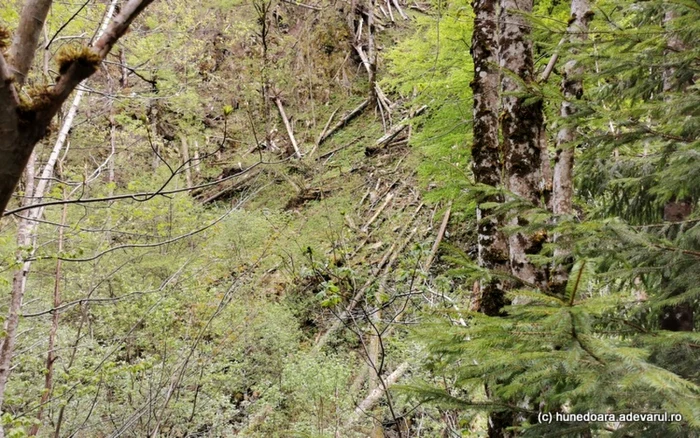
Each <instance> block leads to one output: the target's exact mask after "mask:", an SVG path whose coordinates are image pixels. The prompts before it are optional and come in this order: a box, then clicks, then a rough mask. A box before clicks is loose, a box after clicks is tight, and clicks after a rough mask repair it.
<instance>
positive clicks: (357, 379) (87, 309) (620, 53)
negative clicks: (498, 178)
mask: <svg viewBox="0 0 700 438" xmlns="http://www.w3.org/2000/svg"><path fill="white" fill-rule="evenodd" d="M19 3H21V2H14V1H13V2H9V3H7V4H3V5H2V6H0V54H2V55H3V56H4V57H5V58H7V53H8V50H9V49H8V48H9V47H10V46H11V45H12V37H11V34H10V33H11V32H8V31H7V30H6V29H9V30H10V31H12V33H14V32H15V30H16V28H17V26H18V25H19V21H20V10H21V5H19ZM109 3H110V2H107V3H104V2H90V3H88V4H87V5H82V3H81V4H72V3H60V2H54V3H53V5H52V6H51V9H50V12H49V15H48V18H47V22H46V26H45V29H44V31H43V32H42V33H41V38H40V39H39V44H40V48H41V49H42V50H39V51H38V52H42V53H40V54H38V55H37V56H36V59H35V61H34V66H33V68H32V70H31V73H30V74H29V76H28V78H27V80H26V82H25V83H24V85H23V86H22V87H21V88H20V87H19V86H17V88H16V90H17V91H18V99H20V102H21V105H20V106H19V111H23V110H26V109H27V108H31V109H37V108H44V107H47V106H49V104H50V102H49V103H46V102H44V101H43V100H42V99H43V98H44V97H45V96H47V95H51V93H53V90H54V85H55V83H54V82H55V80H56V78H57V77H58V76H59V75H63V74H65V73H66V72H67V71H68V69H69V68H70V67H71V66H72V65H73V64H74V63H81V64H82V65H83V67H85V68H86V69H94V68H95V67H96V66H99V67H97V71H96V72H95V74H94V75H92V76H91V77H90V78H89V79H87V80H86V81H85V82H84V83H83V85H81V87H82V89H84V90H86V93H85V96H84V98H83V100H82V102H80V104H79V107H78V110H77V116H76V118H75V119H74V120H72V122H68V123H69V124H70V125H69V126H67V128H70V131H68V130H67V128H66V129H65V130H64V129H62V128H64V124H65V123H67V122H66V121H67V120H70V117H68V116H67V115H68V113H69V109H70V105H71V102H72V100H71V99H68V100H67V102H66V103H65V104H64V106H63V112H61V113H60V114H59V115H58V116H57V117H55V118H54V119H53V122H52V126H50V128H51V129H50V130H49V133H48V134H47V135H46V136H45V137H44V138H43V139H42V140H41V141H40V142H39V143H38V145H37V146H36V148H35V153H34V158H33V159H31V160H30V163H29V166H30V169H32V171H29V172H27V173H26V175H25V177H24V178H23V179H22V181H21V182H20V184H19V186H18V187H17V189H16V191H15V196H14V197H13V199H12V200H11V202H10V204H9V206H8V208H7V211H6V215H5V216H4V217H2V218H1V219H0V289H1V290H3V291H6V293H4V294H3V296H4V298H3V299H2V300H0V310H2V312H0V315H3V318H5V319H3V322H5V329H4V332H3V336H4V337H7V327H8V324H10V322H8V321H10V320H11V318H10V317H9V316H8V317H5V316H4V315H11V312H12V311H11V306H12V303H11V296H14V295H13V294H14V292H15V291H16V290H17V288H21V290H22V294H21V295H20V297H21V302H22V305H21V309H20V311H19V317H20V318H19V323H18V326H17V331H16V342H15V345H14V348H13V351H11V353H10V356H11V373H10V374H9V380H8V382H7V385H6V388H5V389H4V400H2V396H0V400H1V401H0V405H1V406H2V417H1V418H2V424H3V427H4V436H5V437H25V436H39V437H44V436H46V437H49V436H52V437H53V436H56V437H60V436H76V437H101V436H105V437H106V436H115V437H116V436H130V437H141V436H151V437H161V436H162V437H199V436H208V437H229V436H242V437H319V438H320V437H373V438H378V437H386V438H394V437H399V438H409V437H460V436H494V437H495V436H502V437H515V436H518V437H519V436H523V437H525V436H532V437H539V436H572V437H573V436H586V437H588V436H679V437H690V436H698V435H700V374H699V370H700V366H699V365H700V360H698V358H699V357H700V354H698V352H699V351H700V350H698V349H699V348H700V337H698V335H697V333H698V317H697V315H698V311H699V310H700V309H699V307H700V287H699V286H698V285H700V216H699V215H700V209H699V207H698V199H700V155H699V154H698V152H699V151H700V141H699V140H698V139H699V138H700V99H699V97H698V96H699V94H698V84H697V80H698V65H697V60H698V59H699V56H700V53H699V51H700V46H698V44H697V41H698V34H699V33H700V21H699V20H698V10H697V9H698V8H697V5H696V4H695V3H693V2H687V1H679V2H675V3H669V2H662V1H656V0H653V1H647V2H634V1H629V0H605V1H603V2H598V3H597V4H596V5H595V6H594V7H592V8H591V10H592V11H593V12H594V15H593V16H592V17H588V18H591V21H590V23H589V24H588V26H589V27H588V31H587V32H585V33H586V36H587V38H586V39H576V38H570V30H569V31H567V27H568V26H570V25H571V22H573V21H571V20H570V4H568V3H561V2H558V1H554V0H551V1H542V2H538V3H536V4H535V5H534V8H533V9H532V11H530V12H526V13H523V14H520V15H521V16H522V15H524V16H525V17H526V19H527V20H528V23H529V24H530V26H531V30H532V32H531V33H530V34H529V35H528V36H527V38H530V39H531V41H532V42H533V55H534V56H533V60H534V63H533V66H534V72H535V76H536V78H535V80H534V81H526V80H524V79H523V78H522V77H521V76H518V73H517V72H509V71H506V70H502V71H501V72H500V74H501V76H500V77H501V78H503V77H507V78H511V79H513V80H514V81H515V82H517V84H518V86H519V87H521V88H520V89H519V91H516V92H509V93H502V95H500V96H499V98H500V99H501V102H503V101H504V99H507V98H509V97H517V98H518V99H521V100H522V101H523V102H524V107H525V108H528V110H529V111H534V109H533V108H539V106H541V107H542V112H543V114H544V119H545V125H544V132H545V134H546V138H545V139H544V143H543V145H544V146H543V148H544V150H545V151H548V154H549V155H548V157H549V160H543V161H544V162H546V166H547V167H552V168H553V167H554V166H555V163H556V162H557V161H558V159H559V158H558V157H560V155H559V154H560V153H561V150H562V149H566V148H569V149H570V150H573V156H574V167H573V179H572V184H573V197H572V203H573V207H572V209H571V211H570V212H564V213H555V210H554V209H553V207H552V206H551V204H552V201H551V199H550V198H549V196H550V194H549V193H547V188H546V187H544V188H543V189H542V192H541V193H540V195H541V196H538V197H537V199H538V202H539V203H538V202H531V201H528V200H527V199H526V198H525V197H524V196H522V194H518V193H514V191H513V190H510V188H511V187H510V186H508V182H507V181H508V180H507V178H506V177H503V179H502V183H501V184H498V185H497V186H492V185H487V184H483V183H478V182H477V181H479V179H478V175H475V174H474V170H473V169H474V167H473V163H474V159H475V158H474V157H473V156H472V145H473V144H474V142H475V141H478V140H479V139H477V138H474V135H473V133H472V132H473V131H472V130H473V128H474V123H473V121H474V120H473V118H474V116H473V108H474V95H473V91H472V85H473V83H474V81H475V80H476V78H475V72H474V70H475V68H474V61H473V58H472V53H471V50H472V47H473V41H472V38H473V29H474V20H475V14H474V10H473V6H474V5H472V4H471V3H470V2H465V1H463V0H454V1H450V2H443V1H435V2H432V3H430V4H427V3H418V2H404V1H398V2H396V3H394V2H391V1H389V2H377V3H376V4H375V3H373V2H347V3H346V2H335V3H333V2H330V3H329V2H319V3H312V2H309V3H306V2H287V1H286V0H285V1H267V0H251V1H250V2H241V1H222V0H212V1H203V2H182V1H179V0H177V1H171V2H163V1H160V2H154V3H153V4H152V5H149V6H148V8H147V9H146V10H145V11H144V12H143V13H142V14H141V15H140V16H139V17H138V18H137V19H136V20H135V21H134V23H133V24H132V25H131V27H130V29H129V31H128V32H127V33H126V34H125V35H124V37H123V38H121V39H120V40H119V41H118V43H117V44H116V45H115V46H114V48H113V49H112V50H111V52H110V54H109V55H107V57H106V58H105V59H104V60H103V62H101V64H100V63H99V62H100V57H99V56H97V55H96V54H95V52H94V51H93V50H92V49H90V48H88V44H89V43H90V42H94V41H95V40H96V39H97V38H95V37H93V35H94V36H97V31H98V27H99V22H100V21H101V20H103V18H104V15H105V11H106V10H108V7H109ZM124 3H125V2H124ZM120 4H121V3H120ZM475 4H476V3H475ZM368 8H373V9H374V14H372V16H373V20H370V21H373V23H374V24H373V25H372V26H371V27H372V29H373V30H371V31H370V30H368V29H369V28H370V26H369V25H368V21H367V17H368V14H367V11H368ZM404 14H406V19H403V18H402V15H404ZM363 17H364V18H363ZM579 18H580V17H579ZM567 22H568V24H567ZM359 23H363V24H362V25H360V24H359ZM358 35H359V37H358ZM375 44H376V49H377V50H376V56H377V57H376V64H375V67H376V71H377V73H378V80H377V82H376V84H374V83H373V80H372V74H371V73H369V72H370V71H371V69H372V67H371V64H372V56H373V55H372V54H371V53H372V50H373V49H372V47H373V46H375ZM554 53H557V54H558V57H559V59H558V61H556V62H555V64H554V69H553V71H552V73H551V75H549V77H547V78H542V74H543V72H544V71H545V69H546V66H547V65H548V63H549V62H550V60H551V59H552V55H553V54H554ZM365 55H366V56H367V60H363V59H362V58H363V56H365ZM5 58H4V59H5ZM7 59H9V58H7ZM573 61H575V64H572V62H573ZM8 62H9V61H8ZM572 65H575V66H576V68H578V70H576V69H575V68H573V67H571V66H572ZM368 73H369V74H368ZM368 79H369V80H368ZM579 81H580V82H579ZM8 84H9V82H8ZM572 84H573V85H576V84H582V88H581V90H580V92H579V94H578V95H576V97H575V98H572V96H571V95H570V94H567V92H569V90H571V89H572ZM9 86H14V85H11V84H10V85H9ZM0 91H2V90H0ZM2 98H3V97H2V96H0V99H2ZM570 100H571V101H574V103H573V104H574V106H575V108H576V110H575V111H574V112H571V113H569V114H565V115H562V111H561V107H562V104H566V103H567V102H568V101H570ZM366 101H367V103H366V104H365V102H366ZM42 102H44V103H42ZM358 105H359V107H358ZM362 105H365V106H362ZM424 106H425V107H426V108H424ZM357 108H360V110H359V111H358V112H357V114H356V115H354V116H353V117H349V115H350V113H351V111H353V109H357ZM506 109H507V108H506V106H505V105H503V104H502V103H501V106H500V107H499V114H498V115H499V123H501V122H502V120H503V118H504V117H506ZM2 114H4V113H0V115H2ZM344 117H347V120H346V121H345V122H343V123H339V122H340V121H342V120H345V119H344ZM565 127H569V128H571V129H572V130H573V131H574V132H575V135H574V137H573V138H574V139H573V140H570V141H564V142H563V143H560V142H558V140H557V137H558V133H559V131H560V130H561V129H562V128H565ZM399 128H400V129H399ZM63 131H65V132H66V133H67V137H66V138H67V141H65V143H64V144H63V146H62V147H61V148H59V152H58V153H57V154H53V155H56V157H57V158H56V164H55V165H51V166H49V170H50V172H49V173H48V176H49V178H48V179H46V180H44V179H42V178H43V175H42V171H43V169H44V166H45V164H46V163H47V162H49V160H50V157H51V156H52V150H53V149H54V147H55V145H57V144H61V143H62V141H63V140H61V139H60V138H61V135H62V134H61V133H62V132H63ZM329 132H332V135H330V136H328V137H327V138H324V135H323V134H327V133H329ZM387 133H389V134H394V136H393V137H390V138H388V139H387V140H386V141H384V142H380V141H379V140H380V139H382V138H384V136H386V135H388V134H387ZM320 139H323V141H321V140H320ZM499 140H500V141H503V140H504V134H503V133H500V134H499ZM297 148H298V149H300V152H301V154H300V155H301V158H299V157H297V151H296V149H297ZM0 152H2V151H0ZM500 153H501V155H500V157H501V158H500V161H499V167H500V168H501V169H500V170H499V171H500V172H505V169H506V168H507V164H508V163H506V159H505V158H504V156H505V154H504V151H503V150H502V149H501V152H500ZM475 154H476V153H475ZM555 157H557V158H555ZM4 159H5V157H3V156H1V155H0V160H4ZM477 159H478V158H477ZM8 160H9V159H8ZM543 179H544V178H543ZM550 180H552V178H550ZM41 181H45V183H46V184H47V186H46V191H45V192H41V193H39V196H36V198H33V197H35V194H36V193H37V191H36V190H37V186H38V185H40V184H42V182H41ZM553 181H554V183H553V184H554V185H555V186H556V185H557V184H558V182H557V180H556V178H554V179H553ZM549 183H550V186H551V185H552V181H549ZM545 185H546V184H545ZM549 188H550V189H551V187H549ZM33 203H34V204H38V205H32V204H33ZM44 204H45V205H44ZM477 207H478V208H479V209H480V210H479V211H480V212H482V213H483V212H487V213H485V214H486V219H484V218H483V217H480V214H482V213H479V214H477ZM491 219H493V220H494V223H497V224H498V228H499V232H502V233H504V235H506V236H511V238H512V236H518V235H520V236H525V237H524V238H526V239H528V240H529V241H531V242H534V245H532V246H531V247H530V249H528V251H527V254H526V255H525V257H526V259H527V261H528V263H531V264H532V266H534V267H535V269H536V270H537V272H539V273H541V274H542V276H543V278H544V280H543V281H537V282H536V281H527V280H526V279H523V278H522V276H519V275H518V274H517V272H515V271H511V269H510V265H509V267H508V269H506V270H503V269H501V270H499V269H498V267H496V268H493V267H491V266H485V264H484V263H483V260H479V255H480V254H481V252H480V251H482V247H481V246H482V241H481V240H480V236H481V234H480V233H482V231H481V228H480V225H482V224H483V222H484V220H491ZM442 224H444V227H443V226H441V225H442ZM511 262H512V260H509V261H508V263H511ZM561 272H565V275H564V277H565V281H564V282H563V283H562V284H560V285H558V284H557V283H556V281H557V275H558V274H560V273H561ZM18 278H19V279H23V278H26V280H22V281H26V283H22V284H21V285H18V284H19V283H18V280H17V279H18ZM486 284H491V285H493V284H499V285H500V286H499V287H501V288H502V291H503V292H504V293H505V301H504V302H505V303H506V304H505V306H503V307H501V308H499V309H498V310H499V313H498V314H497V315H495V316H487V314H486V313H488V312H487V311H485V310H484V307H483V305H482V300H486V299H488V297H487V296H486V295H485V293H484V292H483V290H486V287H485V286H484V285H486ZM0 362H1V358H0ZM0 374H1V373H0ZM0 383H2V382H0ZM3 385H4V384H3ZM3 388H4V386H3ZM586 412H595V413H609V414H626V413H630V412H631V413H661V412H667V413H673V414H680V415H681V416H682V420H680V421H675V420H674V421H669V422H651V421H633V422H617V421H607V422H588V421H552V422H549V423H548V422H545V421H541V414H543V413H586ZM0 436H3V435H2V434H0Z"/></svg>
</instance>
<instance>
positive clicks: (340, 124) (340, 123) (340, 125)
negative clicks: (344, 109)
mask: <svg viewBox="0 0 700 438" xmlns="http://www.w3.org/2000/svg"><path fill="white" fill-rule="evenodd" d="M367 105H369V99H367V100H365V101H363V102H362V103H361V104H359V105H358V106H357V107H356V108H355V109H353V110H352V111H350V112H349V113H347V114H346V115H344V116H343V118H341V119H340V120H339V121H338V123H336V124H335V125H333V127H332V128H331V129H330V130H328V131H327V132H326V133H324V134H323V135H322V136H321V137H319V139H318V142H317V143H318V144H319V145H321V143H323V142H324V141H326V140H328V139H329V138H330V137H331V136H332V135H333V134H335V133H336V132H337V131H338V130H340V129H342V128H343V127H344V126H345V125H347V124H348V123H349V122H350V121H351V120H352V119H354V118H355V117H357V116H359V115H360V114H362V111H364V110H365V108H367Z"/></svg>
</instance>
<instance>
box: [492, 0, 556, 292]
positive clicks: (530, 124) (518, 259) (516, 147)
mask: <svg viewBox="0 0 700 438" xmlns="http://www.w3.org/2000/svg"><path fill="white" fill-rule="evenodd" d="M500 6H501V10H500V12H499V26H500V35H499V65H500V67H501V70H502V72H503V73H502V75H503V77H502V80H501V87H502V91H503V93H504V95H503V99H502V113H501V130H502V134H503V152H504V159H505V173H506V175H505V181H506V187H507V189H508V190H509V191H510V192H512V193H513V194H514V195H516V196H517V197H520V198H523V199H524V200H526V201H529V202H531V203H532V204H534V205H540V204H541V201H542V195H543V191H544V188H545V187H544V184H543V178H542V168H541V167H542V163H543V156H542V154H546V144H545V143H544V142H543V139H544V133H543V132H542V131H543V130H544V115H543V112H542V100H535V99H532V97H533V96H531V95H530V93H529V91H528V89H527V86H528V84H531V83H533V82H534V64H533V55H532V40H531V38H530V24H529V23H528V22H527V20H526V18H525V16H524V15H523V14H529V13H531V12H532V6H533V1H532V0H519V1H516V0H501V3H500ZM516 78H517V79H516ZM523 84H524V86H523ZM525 224H526V223H525V220H524V219H523V218H516V219H514V220H513V222H512V225H525ZM508 240H509V249H510V264H511V270H512V273H513V275H514V276H515V277H517V278H519V279H520V280H522V281H523V282H525V283H529V284H536V285H539V284H543V283H544V280H545V277H544V274H543V272H542V270H540V269H538V268H537V267H536V266H534V265H533V264H532V263H531V262H530V261H529V260H528V259H527V254H532V253H536V252H538V251H539V243H541V242H540V239H538V238H537V236H527V235H525V234H523V233H515V234H513V235H512V236H511V237H510V238H509V239H508Z"/></svg>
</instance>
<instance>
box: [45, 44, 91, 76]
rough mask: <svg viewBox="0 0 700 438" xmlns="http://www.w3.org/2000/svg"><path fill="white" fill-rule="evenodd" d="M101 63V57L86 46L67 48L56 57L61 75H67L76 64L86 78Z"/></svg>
mask: <svg viewBox="0 0 700 438" xmlns="http://www.w3.org/2000/svg"><path fill="white" fill-rule="evenodd" d="M100 62H102V59H101V58H100V55H98V54H97V53H95V52H94V51H93V50H92V49H91V48H89V47H85V46H65V47H63V48H62V49H61V50H60V51H59V52H58V54H57V55H56V63H57V64H58V72H59V73H60V74H65V73H66V72H67V71H68V69H69V68H71V66H73V65H74V64H75V65H76V66H77V67H78V68H79V69H80V70H81V71H83V72H84V74H85V75H86V76H89V75H91V74H92V73H94V72H95V71H96V70H97V67H98V66H99V65H100Z"/></svg>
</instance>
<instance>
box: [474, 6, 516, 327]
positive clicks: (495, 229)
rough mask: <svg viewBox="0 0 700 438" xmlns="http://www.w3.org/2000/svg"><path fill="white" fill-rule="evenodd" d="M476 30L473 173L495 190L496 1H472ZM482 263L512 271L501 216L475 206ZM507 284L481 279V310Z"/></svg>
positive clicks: (490, 307)
mask: <svg viewBox="0 0 700 438" xmlns="http://www.w3.org/2000/svg"><path fill="white" fill-rule="evenodd" d="M472 6H473V8H474V14H475V15H474V33H473V34H472V49H471V54H472V59H473V60H474V79H473V81H472V83H471V88H472V92H473V95H474V124H473V134H474V140H473V143H472V172H473V173H474V180H475V181H476V183H478V184H483V185H486V186H490V187H493V188H494V189H495V188H498V187H502V186H503V179H502V177H503V176H502V172H501V168H502V166H503V157H502V156H501V151H500V147H499V143H498V102H499V90H498V87H499V80H500V77H499V72H498V64H497V63H498V58H497V54H498V21H497V18H498V15H497V6H498V3H497V1H496V0H474V2H473V3H472ZM483 201H485V202H502V201H503V198H502V196H500V195H489V196H486V197H484V198H483ZM476 217H477V221H478V226H477V227H478V230H477V231H478V251H479V266H481V267H483V268H486V269H494V270H500V271H505V272H507V271H509V269H510V268H509V256H508V241H507V239H506V236H505V235H504V234H503V232H502V231H501V228H502V226H503V217H502V216H498V215H495V214H494V212H493V209H485V208H483V207H482V206H481V205H478V206H477V209H476ZM503 289H504V285H503V282H502V281H501V280H498V279H494V280H490V281H482V282H481V284H480V297H479V306H478V308H479V311H480V312H483V313H485V314H487V315H491V316H495V315H498V314H500V313H501V309H502V308H503V306H504V305H505V296H504V290H503Z"/></svg>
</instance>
